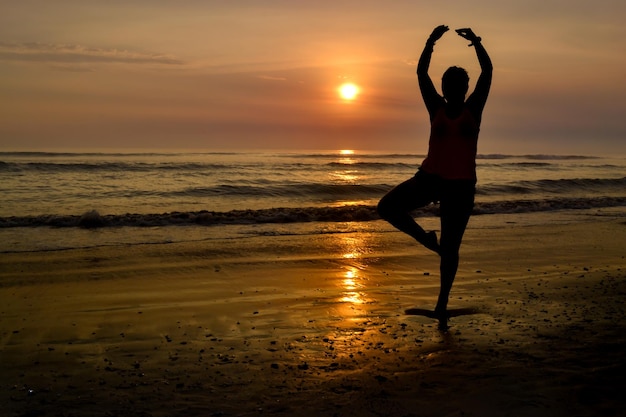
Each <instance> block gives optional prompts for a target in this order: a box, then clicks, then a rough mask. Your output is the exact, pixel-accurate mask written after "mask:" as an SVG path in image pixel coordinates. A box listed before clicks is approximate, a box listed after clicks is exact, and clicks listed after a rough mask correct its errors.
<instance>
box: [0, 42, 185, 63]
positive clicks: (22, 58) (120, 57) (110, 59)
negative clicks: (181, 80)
mask: <svg viewBox="0 0 626 417" xmlns="http://www.w3.org/2000/svg"><path fill="white" fill-rule="evenodd" d="M0 61H13V62H40V63H54V64H89V63H122V64H155V65H182V64H184V62H183V61H180V60H178V59H176V58H174V57H172V56H169V55H164V54H154V53H145V52H137V51H128V50H119V49H106V48H89V47H85V46H82V45H71V44H51V43H39V42H29V43H4V42H0Z"/></svg>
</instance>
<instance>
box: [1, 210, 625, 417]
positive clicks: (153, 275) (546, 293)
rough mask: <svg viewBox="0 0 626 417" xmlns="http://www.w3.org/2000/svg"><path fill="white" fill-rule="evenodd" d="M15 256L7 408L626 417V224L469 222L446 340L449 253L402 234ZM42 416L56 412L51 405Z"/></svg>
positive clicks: (5, 337) (4, 293) (9, 292)
mask: <svg viewBox="0 0 626 417" xmlns="http://www.w3.org/2000/svg"><path fill="white" fill-rule="evenodd" d="M239 241H240V240H239V239H224V240H219V239H217V240H212V241H203V242H179V243H167V244H166V243H163V244H149V245H135V246H126V245H119V246H112V247H97V248H86V249H74V250H65V251H57V252H47V253H45V252H29V253H10V254H7V253H5V254H2V256H1V257H0V283H1V286H0V297H2V298H1V299H2V300H3V304H4V305H3V308H2V309H1V312H0V318H1V320H0V323H1V326H2V327H1V329H0V337H1V339H0V340H1V345H0V346H1V350H0V352H1V355H2V362H1V365H0V371H1V373H2V375H4V378H3V379H4V381H3V382H2V383H1V385H0V399H1V400H2V403H3V404H6V408H5V410H6V412H7V413H8V414H7V415H10V416H22V415H72V414H75V415H89V416H92V415H93V416H106V415H134V416H136V415H145V416H148V415H149V416H183V415H222V416H247V415H250V416H252V415H259V414H269V415H294V414H295V413H297V414H298V415H304V416H307V415H311V416H314V415H348V416H352V415H354V416H369V415H372V416H374V415H401V416H413V415H414V416H440V415H464V416H501V415H511V416H518V415H519V416H522V415H527V414H528V413H532V414H533V415H537V416H560V415H580V416H587V415H588V416H592V415H598V413H601V414H602V415H618V413H619V412H621V410H622V409H623V407H624V406H625V405H626V401H624V400H622V399H621V391H622V388H623V386H624V384H625V383H626V376H624V375H626V372H625V371H626V361H625V360H624V359H623V358H622V356H623V355H622V351H623V349H624V347H626V333H625V332H624V330H625V327H626V320H625V319H626V306H625V303H624V301H623V296H624V294H626V274H625V273H624V270H625V268H626V260H625V259H624V253H623V248H624V247H626V225H625V224H624V222H623V221H622V220H619V219H606V218H597V219H593V220H590V221H585V222H583V223H566V224H552V225H550V224H548V225H527V226H520V225H510V227H506V228H471V229H468V232H467V234H466V237H465V240H464V244H463V246H462V248H461V251H462V252H461V265H460V268H459V275H458V278H457V281H456V282H455V286H454V287H453V290H452V294H451V298H450V307H451V308H452V309H466V310H465V311H466V312H470V313H472V314H463V315H460V316H457V317H453V318H452V319H451V320H450V325H451V329H450V330H449V331H448V332H441V331H439V330H438V329H437V323H436V321H435V320H433V319H431V318H428V317H425V316H420V315H416V316H408V315H405V314H404V311H405V310H406V309H408V308H422V309H426V310H428V309H431V308H432V307H433V305H434V302H435V300H436V294H437V291H438V272H437V271H438V263H437V261H438V259H437V258H436V256H433V255H430V254H428V252H427V251H426V250H422V249H420V248H417V247H414V246H411V242H410V240H408V239H405V238H404V237H403V236H401V235H400V234H397V233H382V234H381V233H375V232H370V231H363V232H353V233H341V234H332V233H329V234H326V235H316V236H310V235H307V236H266V237H262V236H258V237H251V238H249V239H246V240H245V242H239ZM37 413H39V414H37Z"/></svg>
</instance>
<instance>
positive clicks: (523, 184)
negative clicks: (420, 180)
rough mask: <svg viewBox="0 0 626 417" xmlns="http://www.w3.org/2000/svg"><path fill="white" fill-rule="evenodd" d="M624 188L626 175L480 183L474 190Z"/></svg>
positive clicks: (595, 190)
mask: <svg viewBox="0 0 626 417" xmlns="http://www.w3.org/2000/svg"><path fill="white" fill-rule="evenodd" d="M624 190H626V177H622V178H571V179H554V180H553V179H539V180H534V181H512V182H510V183H505V184H492V185H482V186H479V187H478V188H477V190H476V192H477V194H478V195H494V194H498V195H500V194H508V195H519V194H534V193H552V194H564V193H572V192H576V193H583V192H584V193H594V194H598V193H606V192H608V191H616V192H623V191H624Z"/></svg>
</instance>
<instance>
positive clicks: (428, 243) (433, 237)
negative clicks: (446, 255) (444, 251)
mask: <svg viewBox="0 0 626 417" xmlns="http://www.w3.org/2000/svg"><path fill="white" fill-rule="evenodd" d="M417 241H418V242H419V243H421V244H422V245H424V247H426V248H428V249H430V250H432V251H433V252H435V253H436V254H438V255H439V254H440V247H439V243H437V233H435V232H432V231H431V232H426V233H424V236H422V237H420V238H419V239H418V240H417Z"/></svg>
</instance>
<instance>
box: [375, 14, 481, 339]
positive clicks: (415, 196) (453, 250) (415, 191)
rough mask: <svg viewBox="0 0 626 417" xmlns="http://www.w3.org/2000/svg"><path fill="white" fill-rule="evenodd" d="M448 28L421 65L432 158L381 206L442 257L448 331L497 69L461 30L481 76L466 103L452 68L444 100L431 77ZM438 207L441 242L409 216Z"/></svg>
mask: <svg viewBox="0 0 626 417" xmlns="http://www.w3.org/2000/svg"><path fill="white" fill-rule="evenodd" d="M448 30H449V29H448V27H447V26H444V25H442V26H438V27H436V28H435V29H434V30H433V32H432V34H431V35H430V37H429V38H428V40H427V41H426V46H425V47H424V51H423V52H422V55H421V57H420V59H419V62H418V65H417V79H418V82H419V86H420V91H421V93H422V97H423V99H424V103H425V104H426V109H427V110H428V114H429V115H430V123H431V129H430V140H429V144H428V155H427V156H426V159H424V161H423V162H422V165H421V167H420V168H419V170H418V171H417V173H416V174H415V176H414V177H413V178H411V179H409V180H407V181H405V182H403V183H402V184H400V185H398V186H397V187H395V188H394V189H393V190H391V191H390V192H389V193H388V194H387V195H385V196H384V197H383V198H382V199H381V200H380V203H379V204H378V212H379V213H380V216H381V217H382V218H383V219H385V220H387V221H388V222H389V223H391V224H392V225H393V226H395V227H396V228H398V229H399V230H401V231H403V232H404V233H407V234H408V235H410V236H412V237H413V238H415V239H416V240H417V241H418V242H420V243H421V244H423V245H424V246H425V247H427V248H428V249H430V250H432V251H434V252H436V253H438V254H439V255H440V256H441V264H440V273H441V288H440V291H439V299H438V301H437V305H436V307H435V316H436V317H437V318H438V319H439V324H440V326H441V327H444V328H445V327H447V319H448V314H447V306H448V297H449V295H450V289H451V288H452V283H453V282H454V277H455V275H456V271H457V268H458V265H459V248H460V246H461V240H462V238H463V233H464V232H465V227H466V226H467V222H468V220H469V217H470V214H471V212H472V209H473V207H474V194H475V191H476V145H477V142H478V132H479V130H480V121H481V116H482V112H483V108H484V107H485V103H486V101H487V96H488V95H489V88H490V86H491V77H492V72H493V67H492V64H491V59H490V58H489V55H488V54H487V51H485V48H484V47H483V45H482V43H481V38H479V37H478V36H476V35H475V34H474V32H472V30H471V29H457V30H456V32H457V33H458V34H459V36H461V37H463V38H465V39H467V40H469V41H470V42H471V44H470V46H474V49H475V50H476V56H477V57H478V62H479V63H480V68H481V73H480V76H479V77H478V81H477V82H476V88H475V89H474V92H473V93H472V94H471V95H470V96H469V97H468V98H467V100H466V99H465V96H466V94H467V90H468V88H469V77H468V75H467V72H466V71H465V70H464V69H463V68H459V67H450V68H448V70H446V72H445V73H444V74H443V77H442V82H441V89H442V92H443V96H440V95H439V94H438V93H437V90H436V89H435V86H434V84H433V82H432V80H431V79H430V76H429V75H428V67H429V66H430V59H431V56H432V53H433V47H434V45H435V42H436V41H437V40H439V39H440V38H441V37H442V36H443V34H444V33H445V32H447V31H448ZM434 202H439V204H440V216H441V240H440V241H439V242H437V235H436V234H435V232H434V231H431V232H426V231H424V229H422V227H421V226H420V225H418V224H417V223H416V222H415V220H414V219H413V217H412V216H411V211H413V210H415V209H416V208H418V207H423V206H425V205H427V204H429V203H434Z"/></svg>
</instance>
